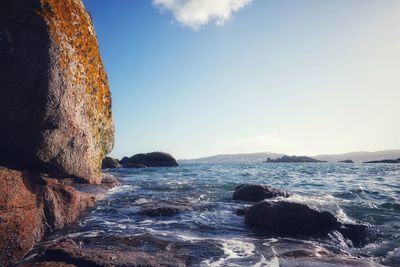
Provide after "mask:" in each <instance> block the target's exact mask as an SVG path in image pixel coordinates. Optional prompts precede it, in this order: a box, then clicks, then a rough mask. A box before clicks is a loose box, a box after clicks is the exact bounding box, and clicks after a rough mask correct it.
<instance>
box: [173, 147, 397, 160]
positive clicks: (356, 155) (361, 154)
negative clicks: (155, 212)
mask: <svg viewBox="0 0 400 267" xmlns="http://www.w3.org/2000/svg"><path fill="white" fill-rule="evenodd" d="M282 156H285V154H279V153H271V152H261V153H246V154H223V155H215V156H210V157H203V158H198V159H186V160H179V162H196V163H247V162H248V163H251V162H263V161H266V160H267V158H271V159H276V158H280V157H282ZM312 158H314V159H317V160H321V161H328V162H338V161H343V160H353V161H354V162H356V163H359V162H364V161H373V160H384V159H398V158H400V149H393V150H383V151H375V152H366V151H357V152H349V153H343V154H326V155H318V156H312Z"/></svg>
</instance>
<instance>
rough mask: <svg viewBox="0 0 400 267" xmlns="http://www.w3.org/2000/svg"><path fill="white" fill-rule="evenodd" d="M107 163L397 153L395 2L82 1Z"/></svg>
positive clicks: (399, 54)
mask: <svg viewBox="0 0 400 267" xmlns="http://www.w3.org/2000/svg"><path fill="white" fill-rule="evenodd" d="M84 3H85V6H86V8H87V9H88V11H89V13H90V14H91V17H92V19H93V22H94V25H95V28H96V32H97V36H98V41H99V46H100V51H101V54H102V58H103V62H104V65H105V68H106V71H107V73H108V79H109V83H110V89H111V94H112V101H113V118H114V123H115V128H116V133H115V146H114V150H113V152H112V153H111V156H114V157H117V158H121V157H123V156H131V155H133V154H136V153H141V152H151V151H165V152H168V153H171V154H172V155H173V156H175V157H176V158H178V159H184V158H196V157H200V156H208V155H214V154H225V153H251V152H266V151H269V152H277V153H285V154H293V155H316V154H326V153H343V152H349V151H376V150H385V149H398V148H400V138H399V137H400V123H399V113H400V112H399V111H400V105H399V102H400V27H399V25H400V1H398V0H363V1H360V0H330V1H328V0H217V1H216V0H135V1H131V0H119V1H110V0H84Z"/></svg>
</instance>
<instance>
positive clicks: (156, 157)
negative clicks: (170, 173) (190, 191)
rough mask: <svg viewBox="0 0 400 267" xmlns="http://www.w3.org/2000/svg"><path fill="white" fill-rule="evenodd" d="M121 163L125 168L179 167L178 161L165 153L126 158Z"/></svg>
mask: <svg viewBox="0 0 400 267" xmlns="http://www.w3.org/2000/svg"><path fill="white" fill-rule="evenodd" d="M120 163H121V164H122V166H123V167H125V168H129V167H131V166H135V167H136V166H146V167H173V166H178V163H177V162H176V160H175V159H174V158H173V157H172V156H171V155H170V154H167V153H164V152H151V153H146V154H143V153H142V154H136V155H133V156H132V157H130V158H127V157H124V158H123V159H122V160H121V161H120Z"/></svg>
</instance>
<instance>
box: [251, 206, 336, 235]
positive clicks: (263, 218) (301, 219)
mask: <svg viewBox="0 0 400 267" xmlns="http://www.w3.org/2000/svg"><path fill="white" fill-rule="evenodd" d="M245 221H246V224H247V225H249V226H254V227H258V228H262V229H264V230H266V231H267V232H270V233H272V234H279V235H286V236H321V235H326V234H327V233H328V232H330V231H333V230H337V229H339V228H340V226H341V223H340V222H339V221H338V220H337V219H336V217H335V216H333V215H332V214H331V213H329V212H320V211H317V210H314V209H311V208H309V207H308V206H306V205H303V204H298V203H291V202H283V201H280V202H261V203H258V204H255V205H253V206H251V207H250V208H249V209H248V210H247V212H246V216H245Z"/></svg>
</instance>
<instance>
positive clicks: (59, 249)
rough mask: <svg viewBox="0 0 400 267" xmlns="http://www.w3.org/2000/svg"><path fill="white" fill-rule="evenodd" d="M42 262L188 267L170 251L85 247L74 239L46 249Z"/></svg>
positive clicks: (60, 241)
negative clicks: (154, 251) (156, 251)
mask: <svg viewBox="0 0 400 267" xmlns="http://www.w3.org/2000/svg"><path fill="white" fill-rule="evenodd" d="M38 260H40V261H41V262H65V263H69V264H73V265H76V266H126V267H136V266H176V267H181V266H186V264H185V262H184V261H183V260H181V259H179V258H177V257H175V255H173V254H171V253H169V252H168V251H165V252H159V253H152V252H144V251H135V250H132V249H130V250H120V249H104V248H101V247H94V248H92V247H85V246H81V245H78V244H77V243H76V242H75V241H73V240H72V239H61V240H59V241H58V242H57V243H55V244H53V245H50V246H48V247H47V248H45V249H44V252H43V253H42V256H41V257H40V258H39V259H38Z"/></svg>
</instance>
